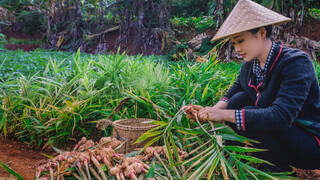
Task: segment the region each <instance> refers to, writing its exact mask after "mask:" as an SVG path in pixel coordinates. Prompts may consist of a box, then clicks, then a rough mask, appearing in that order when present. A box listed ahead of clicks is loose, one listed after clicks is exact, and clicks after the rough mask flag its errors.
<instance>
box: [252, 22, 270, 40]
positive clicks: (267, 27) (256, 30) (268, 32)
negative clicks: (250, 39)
mask: <svg viewBox="0 0 320 180" xmlns="http://www.w3.org/2000/svg"><path fill="white" fill-rule="evenodd" d="M260 28H261V27H259V28H255V29H251V30H249V32H251V33H252V34H253V35H256V34H257V33H258V31H259V29H260ZM264 28H265V29H266V31H267V35H266V37H267V38H269V39H272V37H271V33H272V25H268V26H264Z"/></svg>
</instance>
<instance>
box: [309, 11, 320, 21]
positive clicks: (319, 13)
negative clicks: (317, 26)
mask: <svg viewBox="0 0 320 180" xmlns="http://www.w3.org/2000/svg"><path fill="white" fill-rule="evenodd" d="M309 15H310V16H311V17H313V18H314V19H320V9H317V8H312V9H310V8H309Z"/></svg>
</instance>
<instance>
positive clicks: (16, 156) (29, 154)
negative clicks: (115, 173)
mask: <svg viewBox="0 0 320 180" xmlns="http://www.w3.org/2000/svg"><path fill="white" fill-rule="evenodd" d="M42 153H43V154H46V155H51V156H55V155H56V154H55V153H54V152H53V151H48V150H47V151H40V150H34V149H32V148H31V147H29V146H28V144H25V143H21V142H18V141H14V140H10V139H7V138H4V137H0V162H2V163H5V164H7V165H8V166H9V167H10V168H12V169H13V170H14V171H16V172H17V173H19V174H20V175H21V176H22V177H23V178H24V179H25V180H31V179H33V178H34V175H35V173H36V168H37V165H38V164H39V163H40V162H42V161H45V160H47V159H48V158H47V157H45V156H44V155H42ZM294 171H295V172H296V173H297V175H298V177H299V179H320V170H301V169H297V168H294ZM9 176H10V175H9V173H7V172H6V171H5V170H4V169H2V168H0V179H2V178H4V177H9Z"/></svg>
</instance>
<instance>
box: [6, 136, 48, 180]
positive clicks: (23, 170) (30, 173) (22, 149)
mask: <svg viewBox="0 0 320 180" xmlns="http://www.w3.org/2000/svg"><path fill="white" fill-rule="evenodd" d="M41 153H43V154H46V155H51V156H53V155H54V152H53V151H52V150H46V151H39V150H34V149H32V148H31V147H29V145H28V144H25V143H21V142H18V141H14V140H10V139H7V138H4V137H0V162H2V163H5V164H6V165H7V166H9V167H10V168H11V169H13V170H14V171H16V172H17V173H18V174H20V175H21V176H22V177H23V178H24V179H25V180H29V179H33V178H34V175H35V172H36V168H37V165H38V164H39V163H40V162H41V161H45V160H47V159H48V158H47V157H45V156H44V155H42V154H41ZM9 176H10V175H9V173H7V172H6V171H5V170H4V169H2V168H1V167H0V179H2V177H9Z"/></svg>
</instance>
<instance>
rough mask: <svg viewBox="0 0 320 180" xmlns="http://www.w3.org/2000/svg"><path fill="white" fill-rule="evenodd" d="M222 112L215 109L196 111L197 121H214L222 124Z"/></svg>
mask: <svg viewBox="0 0 320 180" xmlns="http://www.w3.org/2000/svg"><path fill="white" fill-rule="evenodd" d="M224 112H225V111H224V110H221V109H218V108H216V107H205V108H202V109H201V110H200V111H198V118H199V121H207V120H209V121H214V122H222V121H224V120H225V119H224Z"/></svg>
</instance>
